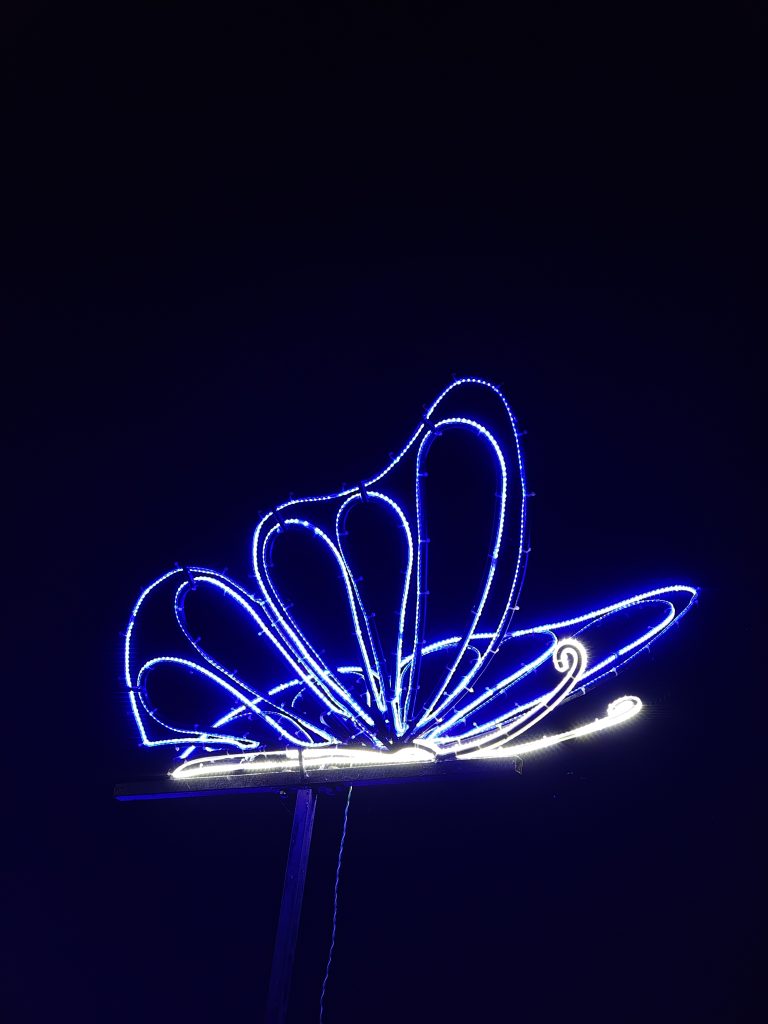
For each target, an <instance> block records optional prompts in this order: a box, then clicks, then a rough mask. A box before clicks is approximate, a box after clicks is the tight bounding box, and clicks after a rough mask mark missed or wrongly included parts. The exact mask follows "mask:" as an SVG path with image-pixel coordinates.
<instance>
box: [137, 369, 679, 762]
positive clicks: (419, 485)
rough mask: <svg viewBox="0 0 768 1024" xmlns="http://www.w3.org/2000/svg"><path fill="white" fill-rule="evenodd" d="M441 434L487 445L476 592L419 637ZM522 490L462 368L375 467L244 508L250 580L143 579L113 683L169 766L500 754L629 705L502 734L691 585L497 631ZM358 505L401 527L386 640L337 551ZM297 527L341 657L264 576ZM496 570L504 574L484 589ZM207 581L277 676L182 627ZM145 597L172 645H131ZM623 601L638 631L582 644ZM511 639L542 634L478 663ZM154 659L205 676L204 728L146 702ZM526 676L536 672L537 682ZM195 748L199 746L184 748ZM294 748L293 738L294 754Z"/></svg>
mask: <svg viewBox="0 0 768 1024" xmlns="http://www.w3.org/2000/svg"><path fill="white" fill-rule="evenodd" d="M449 396H450V397H451V399H452V400H453V399H457V398H458V399H461V403H462V404H463V405H464V406H467V407H468V408H467V409H466V412H467V415H463V414H462V415H443V414H442V407H443V405H444V403H445V402H446V400H447V399H448V398H449ZM478 396H482V397H483V398H485V399H488V400H490V401H492V402H493V403H494V405H495V407H496V410H497V417H498V418H499V419H500V421H501V427H499V426H498V424H497V425H496V429H497V430H498V431H500V432H501V433H503V434H504V435H505V436H507V438H508V442H507V443H505V442H504V441H503V440H500V437H499V434H498V433H494V429H492V426H490V425H488V424H487V423H485V422H481V419H482V417H480V418H476V417H474V416H472V415H470V414H469V413H470V411H471V410H470V408H469V406H470V405H471V399H472V398H473V397H478ZM459 411H460V412H462V410H459ZM451 432H464V433H468V434H469V435H471V436H473V437H474V438H476V439H477V443H478V445H479V446H480V447H481V448H485V449H486V450H487V451H488V452H489V453H490V455H491V461H492V463H493V466H494V469H495V478H496V491H495V513H494V520H493V529H492V543H491V548H490V552H489V561H488V566H487V569H486V570H485V571H484V575H483V577H482V585H481V590H480V596H479V598H478V600H477V601H476V602H475V604H474V606H473V609H472V612H471V615H470V617H469V622H468V624H467V627H466V629H465V630H464V632H463V633H461V634H458V635H453V636H450V637H445V638H443V639H437V640H430V641H428V640H427V638H426V636H425V632H426V610H427V604H428V602H427V598H428V591H429V577H428V564H427V551H428V545H429V536H428V523H427V516H428V510H427V508H426V503H425V495H424V483H423V481H424V478H425V477H426V475H427V470H426V468H425V467H426V465H427V464H428V456H429V453H430V451H431V450H432V449H433V447H434V446H435V445H436V444H438V443H440V438H442V437H443V436H445V435H446V434H447V433H451ZM409 459H411V473H412V475H411V480H412V489H411V490H410V493H408V492H406V493H405V495H403V493H402V484H400V487H401V493H399V494H397V493H395V491H393V490H392V488H393V487H395V483H394V482H393V475H394V473H395V471H396V470H397V472H398V473H402V471H403V469H404V467H407V464H408V460H409ZM395 479H396V478H395ZM527 498H528V493H527V489H526V479H525V469H524V463H523V455H522V448H521V443H520V431H519V429H518V426H517V422H516V420H515V418H514V416H513V414H512V411H511V409H510V407H509V404H508V403H507V401H506V399H505V398H504V396H503V395H502V393H501V392H500V391H499V389H498V388H497V387H495V386H494V385H492V384H489V383H488V382H487V381H483V380H480V379H479V378H474V377H467V378H462V379H460V380H456V381H454V382H453V383H452V384H450V385H449V386H448V387H447V388H445V389H444V391H443V392H442V393H441V394H440V395H438V397H437V399H436V400H435V401H434V402H433V403H432V405H431V406H429V408H427V409H426V410H425V413H424V416H423V417H422V420H421V422H420V424H419V425H418V427H417V428H416V430H415V431H414V433H413V434H412V435H411V436H410V438H409V439H408V441H407V442H406V444H405V445H404V446H403V448H402V449H401V450H400V451H399V453H398V454H396V455H394V456H393V457H392V458H391V461H390V462H389V464H388V465H387V466H386V467H385V469H384V470H383V471H382V472H380V473H379V474H377V475H376V476H373V477H371V478H370V479H368V480H364V481H361V482H360V483H359V484H358V485H357V486H356V487H349V488H344V489H342V490H339V491H336V492H333V493H330V494H325V495H320V496H316V497H312V498H298V499H292V500H291V501H287V502H284V503H283V504H281V505H279V506H277V508H275V509H274V510H273V511H271V512H269V513H267V514H266V515H265V516H263V517H262V518H261V520H260V521H259V523H258V524H257V526H256V529H255V531H254V538H253V570H254V576H255V584H256V591H257V594H256V595H255V596H254V595H253V594H251V593H249V592H248V591H247V590H246V589H244V588H243V587H242V586H240V585H238V584H237V583H236V582H234V581H233V580H231V579H229V578H228V577H227V576H224V575H223V574H221V573H217V572H212V571H210V570H207V569H203V568H200V567H184V568H177V569H174V570H172V571H170V572H168V573H165V574H164V575H162V576H160V577H159V578H158V579H157V580H155V582H154V583H152V584H150V586H148V587H147V588H146V589H145V590H144V591H142V593H141V594H140V595H139V598H138V600H137V602H136V604H135V606H134V609H133V612H132V614H131V617H130V620H129V623H128V629H127V631H126V638H125V681H126V685H127V686H128V690H129V700H130V706H131V709H132V712H133V715H134V718H135V720H136V724H137V727H138V730H139V736H140V738H141V742H142V743H143V744H145V745H147V746H159V745H162V746H175V747H179V748H182V747H183V749H182V750H181V751H180V754H179V757H180V760H181V762H182V763H181V765H180V766H179V767H178V768H177V769H176V770H175V772H174V774H175V775H191V774H206V773H214V774H215V773H221V772H223V771H227V772H235V771H258V770H268V768H269V767H270V766H272V765H275V764H280V765H281V766H285V765H286V764H287V765H295V766H297V767H300V766H301V765H302V764H303V765H304V767H305V768H307V767H309V768H311V767H312V766H313V765H314V766H325V767H328V766H345V765H349V764H361V765H365V764H372V763H375V764H379V763H382V759H384V760H389V761H392V762H393V763H394V762H399V763H402V762H408V761H423V760H425V759H426V760H429V759H432V758H436V757H445V756H457V757H480V756H482V757H486V756H487V757H495V756H498V757H503V756H510V755H511V753H512V752H513V751H521V750H523V749H524V750H530V749H536V747H537V746H538V745H540V746H552V745H553V744H554V743H556V742H560V741H561V740H562V739H568V738H572V737H574V736H578V735H586V734H589V733H592V732H596V731H599V730H600V729H602V728H608V727H611V726H613V725H616V724H618V723H619V722H622V721H626V720H628V719H629V718H630V717H632V716H634V714H636V713H637V711H638V710H639V709H640V707H641V702H640V701H639V700H638V698H636V697H624V698H621V699H620V700H617V701H613V702H612V704H611V705H609V708H608V712H607V714H606V715H605V716H604V717H603V718H599V719H597V720H595V721H594V722H592V723H587V724H585V725H583V726H578V727H576V728H571V729H569V730H567V731H566V732H563V733H560V734H554V735H546V736H542V737H540V738H538V739H537V738H534V739H532V740H531V739H529V738H528V737H527V736H526V740H525V742H524V743H522V744H520V743H516V742H515V740H516V738H517V737H519V736H520V735H521V734H522V733H524V732H525V733H527V732H528V730H529V729H530V728H532V727H533V726H534V725H536V724H538V723H539V722H541V721H542V720H543V719H544V718H545V717H547V716H548V715H549V714H551V713H552V712H553V711H554V710H555V708H557V707H558V706H559V705H560V704H562V703H565V702H568V701H571V700H573V699H575V698H576V697H578V696H581V695H583V694H584V693H586V692H587V690H588V689H590V688H591V687H592V686H593V685H594V684H595V683H596V682H598V681H599V680H601V679H603V678H605V677H606V676H607V675H610V674H612V673H613V674H615V673H616V672H617V671H618V670H619V669H620V668H621V667H623V666H624V665H625V664H626V663H627V662H628V661H630V660H631V659H632V658H634V657H636V656H637V655H638V654H639V653H641V651H643V650H646V649H647V648H648V646H649V645H650V643H652V642H653V641H654V640H656V639H657V638H658V637H659V636H661V635H662V634H663V633H664V632H666V631H667V630H668V629H669V628H670V626H671V625H672V624H673V623H675V622H678V621H679V620H680V618H681V617H682V616H683V615H684V614H685V613H686V612H687V611H688V610H689V608H690V607H691V606H692V604H693V603H694V601H695V599H696V597H697V590H696V588H695V587H691V586H687V585H677V586H668V587H661V588H657V589H655V590H650V591H647V592H645V593H641V594H637V595H635V596H632V597H629V598H626V599H624V600H621V601H618V602H615V603H614V604H611V605H608V606H606V607H603V608H600V609H597V610H596V611H591V612H587V613H586V614H582V615H578V616H575V617H573V618H568V619H562V620H560V621H558V622H550V623H545V624H542V625H539V626H533V627H530V628H527V629H520V630H511V628H510V627H511V622H512V617H513V615H514V612H515V611H516V610H517V603H518V599H519V593H520V588H521V586H522V581H523V578H524V575H525V569H526V559H527V553H528V550H527V546H526V529H527ZM363 503H365V504H374V505H377V506H379V507H381V508H383V509H384V510H385V511H386V512H387V513H388V517H387V518H388V521H390V522H391V523H392V524H394V528H395V530H396V531H399V534H400V536H401V538H402V552H403V560H402V568H403V572H402V590H401V592H400V597H399V598H398V600H397V608H396V616H395V617H396V623H397V626H396V637H395V639H394V643H393V647H394V649H393V650H384V648H383V646H382V644H381V643H380V642H379V639H378V634H377V632H376V629H375V627H372V622H373V618H374V616H373V615H372V614H371V613H370V610H369V608H367V607H366V603H365V601H364V598H363V594H362V591H361V588H360V586H359V580H358V578H357V577H356V576H355V572H354V565H353V559H352V557H351V553H350V552H349V550H348V545H347V538H348V537H349V534H350V529H351V525H350V520H349V513H350V511H351V510H352V509H353V508H355V507H357V506H358V505H360V504H363ZM323 509H327V512H326V516H327V515H328V514H330V522H331V524H332V525H331V528H330V530H329V529H327V528H323V527H322V526H320V525H318V522H316V521H314V520H316V519H317V518H318V515H320V513H321V512H322V510H323ZM321 518H322V516H321ZM296 531H300V532H302V533H304V534H306V535H308V536H309V537H310V538H311V539H313V540H314V541H316V542H318V543H319V545H320V548H321V550H324V551H325V552H326V553H327V554H328V555H329V556H330V557H331V559H332V561H333V564H334V565H335V567H336V569H337V570H338V573H339V575H340V577H341V580H342V583H343V593H344V598H345V601H346V606H347V607H348V609H349V614H350V622H351V626H352V632H353V635H354V637H355V642H356V645H357V649H358V651H359V663H358V664H346V665H337V666H334V665H333V664H328V663H327V659H326V658H324V657H322V656H321V654H320V652H319V651H317V650H316V649H315V648H314V646H313V645H312V644H311V643H310V641H309V640H308V638H307V637H306V636H305V634H304V633H303V632H302V630H301V628H300V626H299V623H298V622H297V621H295V618H294V617H293V616H292V615H291V614H290V612H289V610H288V609H289V605H288V602H287V601H286V599H285V598H284V596H283V595H281V593H280V590H279V588H278V587H277V585H276V583H275V582H274V580H273V578H272V575H271V572H270V569H271V566H272V561H273V553H274V549H275V546H276V545H277V544H280V543H282V542H283V541H284V539H285V537H286V536H288V535H290V534H291V533H292V532H296ZM500 573H501V575H500ZM505 573H506V577H507V589H506V591H499V590H498V588H499V587H500V586H501V585H502V584H501V583H500V580H501V579H502V577H503V576H504V574H505ZM510 577H511V579H510ZM206 589H210V590H211V591H213V592H216V593H217V594H218V595H219V596H220V597H221V598H222V599H223V600H224V601H225V602H227V607H228V608H229V609H230V610H231V611H230V612H228V614H232V615H235V614H237V613H245V615H246V616H247V617H248V622H249V623H250V626H251V628H252V629H253V634H254V638H255V639H257V640H258V642H259V643H262V644H265V645H267V647H269V648H270V649H271V650H272V653H273V655H274V656H276V657H277V659H278V661H279V663H280V664H283V665H284V667H285V669H286V674H287V675H290V679H288V680H285V676H284V677H283V678H284V680H285V681H280V682H276V681H275V680H274V679H255V680H254V679H250V678H247V679H246V678H241V677H240V674H239V673H235V672H233V671H232V670H231V669H229V668H227V667H225V665H223V664H222V663H221V661H220V660H218V659H217V658H214V657H213V656H212V655H211V653H210V652H209V651H208V650H207V649H206V646H205V643H204V642H203V641H202V640H201V639H200V638H199V637H195V636H193V634H192V631H191V630H190V628H189V625H188V623H187V617H186V611H185V606H186V602H187V600H188V598H189V596H190V594H191V592H193V591H197V592H205V591H206ZM497 592H499V593H501V595H502V601H501V608H500V610H499V607H498V605H499V602H498V600H497V601H496V607H497V611H496V612H495V613H494V621H493V622H491V623H487V624H486V627H490V628H480V627H481V622H482V620H483V616H484V614H485V613H486V610H487V609H488V608H489V605H490V602H491V598H492V596H493V595H496V594H497ZM158 605H159V607H160V609H161V612H162V614H167V610H168V609H170V610H172V614H173V616H174V619H175V628H176V631H177V634H178V637H179V643H180V644H181V647H182V651H181V653H171V652H170V651H164V650H158V651H155V652H154V653H153V654H152V655H151V656H149V657H139V656H138V655H137V653H136V647H137V636H138V635H139V633H140V632H141V631H140V629H139V624H140V622H142V621H144V620H145V619H146V618H149V617H150V615H151V614H152V613H154V612H156V607H155V606H158ZM638 609H644V610H645V611H652V612H653V613H654V614H655V615H656V620H655V622H654V624H653V625H652V626H650V628H647V623H646V628H645V629H644V631H643V632H642V633H641V634H640V635H639V636H636V637H635V638H633V639H632V640H630V641H629V642H628V643H625V644H624V645H623V646H621V647H619V648H618V649H616V650H610V651H609V652H607V653H606V652H605V651H604V650H603V651H601V652H599V653H596V652H593V650H592V643H591V641H592V637H591V635H590V633H591V631H592V630H593V629H594V627H596V626H599V625H600V624H603V625H604V624H606V623H609V622H610V620H611V619H612V617H614V616H620V615H621V614H622V613H629V612H633V611H636V610H638ZM489 614H490V613H489ZM523 637H528V638H533V639H536V638H541V641H542V646H541V649H540V650H539V651H538V652H537V653H536V654H535V655H534V656H533V657H529V658H528V660H527V661H526V662H525V663H523V664H520V665H519V666H518V667H517V668H516V669H515V670H514V671H508V670H507V671H506V672H502V673H497V674H496V677H495V678H494V675H493V672H492V671H491V666H492V665H493V663H494V657H495V656H496V655H497V654H499V652H502V651H504V650H505V649H506V648H507V646H508V645H514V644H515V642H516V641H519V640H520V639H521V638H523ZM509 649H510V650H511V648H509ZM441 653H442V656H444V657H447V658H448V661H447V663H446V664H445V665H443V666H442V667H441V668H440V677H439V679H438V681H437V683H436V684H435V685H433V688H432V691H431V692H429V693H424V692H422V685H421V684H422V671H423V669H424V666H425V665H427V664H428V663H430V659H432V658H434V657H435V656H440V655H441ZM431 664H432V665H435V664H436V663H435V662H434V661H433V662H431ZM552 664H553V665H554V668H555V670H556V672H557V673H558V675H559V676H560V679H559V680H558V681H557V682H556V683H552V682H551V678H550V680H549V681H547V680H546V679H545V678H544V677H545V676H546V674H547V671H550V672H551V668H550V666H551V665H552ZM161 670H162V671H165V672H179V673H185V676H184V678H185V679H190V678H193V679H195V680H197V682H198V683H200V684H202V685H203V686H205V687H209V688H211V692H212V693H215V694H217V695H218V696H219V697H220V698H221V699H223V700H225V702H228V703H230V704H231V707H230V708H229V710H228V711H226V712H225V713H224V714H221V713H219V714H217V715H216V716H214V720H213V721H211V722H210V724H206V725H203V726H200V725H195V726H194V727H193V728H190V727H189V725H187V724H183V723H181V722H179V721H176V720H175V719H174V718H173V716H170V717H169V716H168V714H167V713H161V712H160V710H159V709H158V708H156V707H155V706H154V703H153V701H152V699H151V696H150V690H151V688H152V681H153V679H154V678H155V673H157V672H158V671H161ZM537 674H538V675H537ZM539 678H542V682H541V684H538V683H536V681H537V679H539ZM481 679H482V680H483V684H481ZM486 679H487V680H489V681H488V682H485V680H486ZM524 681H525V686H526V687H528V686H530V684H531V683H536V686H537V689H536V693H535V696H533V697H531V696H530V694H528V693H526V696H525V697H524V698H522V691H521V689H520V687H521V685H522V684H523V683H524ZM361 693H362V694H363V698H362V699H361V697H360V696H359V695H360V694H361ZM518 694H521V697H520V698H518ZM253 723H257V724H258V726H259V728H260V729H261V735H262V736H263V735H266V736H267V737H269V738H268V739H267V741H266V742H262V740H259V739H255V738H253V736H251V735H247V734H246V733H247V731H248V729H247V727H248V726H249V725H251V724H253ZM198 748H202V749H203V750H204V751H205V755H206V756H204V757H197V758H192V757H191V755H192V754H193V753H194V752H195V750H197V749H198ZM300 749H302V750H303V751H304V753H303V754H301V755H299V757H298V760H297V758H296V754H297V751H298V750H300ZM227 751H229V753H227ZM302 758H303V761H302ZM281 759H282V760H281Z"/></svg>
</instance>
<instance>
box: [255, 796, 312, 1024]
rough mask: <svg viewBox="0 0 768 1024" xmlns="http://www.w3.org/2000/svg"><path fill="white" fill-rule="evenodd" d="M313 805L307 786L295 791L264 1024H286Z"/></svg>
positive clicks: (310, 836)
mask: <svg viewBox="0 0 768 1024" xmlns="http://www.w3.org/2000/svg"><path fill="white" fill-rule="evenodd" d="M316 803H317V794H316V793H315V792H314V790H312V789H310V788H309V787H307V788H304V789H300V790H298V791H297V793H296V806H295V808H294V811H293V826H292V828H291V842H290V846H289V847H288V863H287V865H286V868H285V881H284V883H283V899H282V902H281V904H280V918H279V920H278V923H277V936H276V938H275V950H274V953H273V954H272V974H271V976H270V979H269V995H268V996H267V1016H266V1024H285V1020H286V1016H287V1013H288V997H289V995H290V989H291V974H292V973H293V960H294V956H295V955H296V939H297V937H298V933H299V918H300V916H301V902H302V898H303V896H304V880H305V879H306V877H307V861H308V860H309V844H310V842H311V840H312V825H313V823H314V820H315V805H316Z"/></svg>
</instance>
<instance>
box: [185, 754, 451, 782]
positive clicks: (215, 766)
mask: <svg viewBox="0 0 768 1024" xmlns="http://www.w3.org/2000/svg"><path fill="white" fill-rule="evenodd" d="M434 760H435V755H434V753H433V752H432V751H431V750H426V749H424V748H422V747H401V748H400V749H399V750H393V751H392V752H391V753H390V752H388V751H381V750H367V749H365V748H352V747H328V748H325V749H314V750H302V751H301V752H299V751H298V750H285V751H282V752H280V753H275V752H264V753H259V754H246V755H245V756H238V755H234V756H233V755H230V754H222V755H217V756H215V757H200V758H196V759H195V760H194V761H185V762H184V763H183V764H180V765H179V766H178V767H177V768H175V769H174V770H173V771H172V772H170V773H169V774H170V776H171V778H174V779H188V778H198V779H199V778H211V777H214V776H217V775H254V774H259V773H261V772H286V771H288V772H296V774H297V775H301V774H302V773H303V774H305V775H308V774H309V773H310V772H312V771H313V770H314V771H326V770H328V769H332V768H378V767H389V766H393V765H394V766H396V765H401V764H429V763H430V762H431V761H434Z"/></svg>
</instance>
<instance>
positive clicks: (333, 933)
mask: <svg viewBox="0 0 768 1024" xmlns="http://www.w3.org/2000/svg"><path fill="white" fill-rule="evenodd" d="M351 799H352V787H351V786H350V787H349V789H348V791H347V803H346V806H345V807H344V824H343V825H342V826H341V842H340V843H339V859H338V862H337V864H336V882H335V884H334V886H333V923H332V925H331V945H330V948H329V950H328V963H327V964H326V965H325V977H324V978H323V987H322V989H321V990H320V1024H323V1013H324V1012H325V989H326V986H327V984H328V978H329V977H330V974H331V961H332V960H333V947H334V945H335V943H336V915H337V913H338V910H339V876H340V875H341V857H342V854H343V853H344V840H345V839H346V837H347V819H348V818H349V802H350V800H351Z"/></svg>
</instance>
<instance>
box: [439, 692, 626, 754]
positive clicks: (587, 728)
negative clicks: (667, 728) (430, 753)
mask: <svg viewBox="0 0 768 1024" xmlns="http://www.w3.org/2000/svg"><path fill="white" fill-rule="evenodd" d="M642 707H643V702H642V701H641V700H640V698H639V697H631V696H625V697H619V698H618V699H617V700H614V701H611V703H610V704H609V705H608V708H607V711H606V713H605V715H604V716H603V717H602V718H596V719H595V720H594V722H589V723H587V725H579V726H577V727H576V728H575V729H569V730H568V731H567V732H559V733H554V734H553V735H551V736H540V737H539V738H538V739H535V740H529V741H528V742H527V743H512V744H509V745H504V746H502V747H494V748H492V749H488V748H485V749H483V750H471V751H468V752H467V753H466V754H457V755H456V756H457V757H458V758H459V760H461V761H470V760H478V759H483V760H484V759H493V758H505V757H519V756H520V755H521V754H530V753H532V752H533V751H534V750H544V749H545V748H546V747H554V746H556V745H557V744H558V743H562V742H563V741H564V740H573V739H576V738H577V737H579V736H589V735H590V734H591V733H595V732H602V731H603V729H611V728H613V726H615V725H623V723H624V722H628V721H629V720H630V718H634V717H635V715H636V714H638V713H639V712H640V710H641V709H642Z"/></svg>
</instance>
